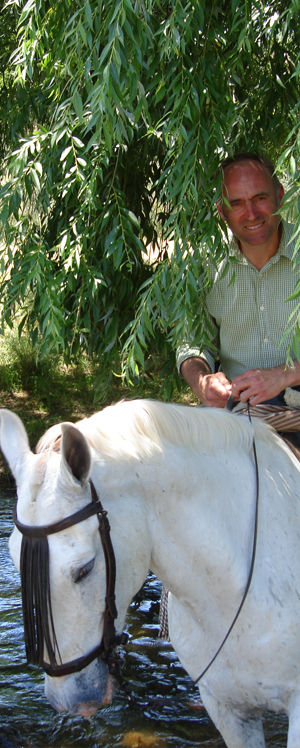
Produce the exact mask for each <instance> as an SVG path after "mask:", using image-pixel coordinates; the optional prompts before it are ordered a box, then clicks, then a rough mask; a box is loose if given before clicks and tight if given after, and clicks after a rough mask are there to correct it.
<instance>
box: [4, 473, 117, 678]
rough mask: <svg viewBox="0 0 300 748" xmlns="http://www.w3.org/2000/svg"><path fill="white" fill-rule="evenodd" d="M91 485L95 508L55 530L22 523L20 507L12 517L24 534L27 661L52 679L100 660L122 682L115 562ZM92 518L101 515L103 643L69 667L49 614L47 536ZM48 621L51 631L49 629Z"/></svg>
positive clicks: (107, 527)
mask: <svg viewBox="0 0 300 748" xmlns="http://www.w3.org/2000/svg"><path fill="white" fill-rule="evenodd" d="M89 484H90V488H91V496H92V501H91V503H90V504H88V505H87V506H85V507H83V509H80V510H79V511H77V512H74V514H71V515H69V516H68V517H65V518H64V519H61V520H59V521H58V522H54V523H53V524H51V525H38V526H30V525H24V524H22V523H21V522H19V520H18V517H17V505H16V506H15V508H14V512H13V518H14V523H15V525H16V527H17V529H18V530H19V531H20V532H21V533H22V535H23V537H22V545H21V579H22V608H23V618H24V634H25V645H26V656H27V662H28V663H31V664H33V665H39V666H40V667H42V668H43V669H44V670H45V672H46V673H47V674H48V675H50V676H52V677H58V676H63V675H69V674H70V673H78V672H80V670H83V668H85V667H87V665H89V664H90V663H91V662H92V661H93V660H94V659H96V658H97V657H100V658H101V660H103V661H104V662H106V663H107V665H108V667H109V671H110V672H111V673H113V675H115V677H118V659H117V656H116V655H115V654H114V653H113V650H114V649H115V647H116V646H117V645H119V644H126V642H127V640H128V635H127V634H126V633H124V632H123V633H122V634H120V635H117V634H116V630H115V624H114V621H115V619H116V618H117V615H118V613H117V608H116V603H115V581H116V562H115V554H114V549H113V546H112V542H111V536H110V525H109V521H108V518H107V512H106V511H105V510H104V509H103V506H102V504H101V501H100V499H99V498H98V495H97V492H96V489H95V486H94V484H93V482H92V480H91V479H90V480H89ZM94 514H97V517H98V523H99V534H100V538H101V543H102V547H103V552H104V558H105V567H106V596H105V611H104V621H103V635H102V640H101V642H100V644H99V645H98V646H97V647H95V648H94V649H93V650H92V651H91V652H88V654H86V655H83V656H82V657H77V658H76V659H74V660H71V661H70V662H66V663H62V661H61V657H60V653H59V649H58V645H57V640H56V636H55V631H54V624H53V617H52V611H51V599H50V581H49V548H48V540H47V537H48V535H53V534H54V533H57V532H61V531H62V530H66V529H67V528H68V527H72V526H73V525H76V524H78V523H79V522H83V521H84V520H85V519H87V518H88V517H92V516H93V515H94ZM42 559H43V561H42ZM35 567H36V568H35ZM41 570H42V571H41ZM28 578H29V579H30V584H31V587H30V592H29V590H28ZM48 617H49V620H50V626H49V624H48ZM50 629H51V635H50ZM51 638H52V640H53V644H52V642H51ZM44 644H45V645H46V648H47V651H48V656H49V660H50V663H49V662H45V660H44V659H43V651H44ZM53 645H54V647H53ZM55 649H57V651H58V654H59V659H60V663H57V661H56V657H55Z"/></svg>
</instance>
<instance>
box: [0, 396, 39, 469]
mask: <svg viewBox="0 0 300 748" xmlns="http://www.w3.org/2000/svg"><path fill="white" fill-rule="evenodd" d="M0 447H1V450H2V452H3V454H4V457H5V459H6V460H7V462H8V464H9V467H10V469H11V472H12V474H13V476H14V478H15V479H16V480H17V478H18V475H19V472H20V470H22V469H23V465H24V458H26V457H27V456H28V454H31V450H30V447H29V441H28V436H27V433H26V430H25V426H24V425H23V423H22V421H21V419H20V418H19V416H17V415H16V414H15V413H13V412H12V411H11V410H6V409H5V408H1V409H0Z"/></svg>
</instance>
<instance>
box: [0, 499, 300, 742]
mask: <svg viewBox="0 0 300 748" xmlns="http://www.w3.org/2000/svg"><path fill="white" fill-rule="evenodd" d="M0 498H1V511H0V591H1V597H0V748H52V747H53V748H74V745H75V744H77V742H78V745H79V744H80V748H104V747H105V748H113V747H114V748H119V747H120V748H195V746H201V748H204V747H205V746H209V748H224V742H223V740H222V739H221V738H220V736H219V734H218V732H217V730H216V729H215V727H214V725H213V724H212V722H211V721H210V719H209V717H208V715H207V714H206V712H205V710H204V709H203V707H202V705H201V702H200V699H199V692H198V689H197V688H196V687H193V685H192V683H191V680H190V678H189V676H188V675H187V674H186V673H185V671H184V670H183V669H182V668H181V666H180V664H179V662H178V660H177V657H176V655H175V653H174V652H173V650H172V647H171V645H170V644H168V643H166V642H162V641H161V640H160V639H158V638H157V634H158V629H159V626H158V611H159V599H160V584H159V582H158V581H157V579H156V578H155V577H154V576H153V575H152V574H150V573H149V575H148V577H147V580H146V582H145V585H144V587H143V589H142V590H141V592H139V594H138V595H137V596H136V598H135V599H134V601H133V602H132V604H131V607H130V611H129V618H128V631H129V633H130V636H131V641H130V643H129V645H128V646H127V648H126V651H124V669H123V674H124V676H125V677H126V680H127V681H129V682H130V685H131V687H132V689H133V691H134V693H135V694H136V695H137V696H138V697H139V699H142V700H146V699H151V698H153V697H155V696H162V697H165V699H166V706H165V707H164V709H162V710H160V709H158V708H154V707H152V708H148V709H145V710H144V711H143V710H141V709H139V708H138V707H136V706H134V707H133V706H131V705H130V704H129V703H128V700H127V698H126V696H125V694H123V693H121V692H118V693H117V695H116V696H115V698H114V701H113V703H112V704H111V705H110V706H109V707H106V708H105V709H102V710H100V711H99V712H98V713H97V714H96V715H95V716H94V717H93V719H92V720H85V719H82V718H80V717H70V716H62V715H58V714H56V713H55V712H54V711H53V709H52V707H51V706H50V705H49V704H48V703H47V701H46V699H45V696H44V692H43V674H42V673H41V671H40V670H39V669H37V668H33V667H28V666H27V664H26V661H25V651H24V643H23V625H22V611H21V594H20V581H19V575H18V573H17V571H16V570H15V568H14V566H13V564H12V562H11V560H10V556H9V553H8V538H9V535H10V533H11V530H12V527H13V523H12V518H11V512H12V507H13V504H14V501H15V494H14V491H10V490H7V491H5V492H3V491H2V492H1V497H0ZM174 696H176V700H174V699H173V697H174ZM265 729H266V742H267V745H268V746H270V748H275V746H276V747H277V748H284V747H285V746H286V729H287V721H286V719H285V718H284V717H281V716H279V717H276V718H275V717H274V715H268V716H267V718H266V720H265Z"/></svg>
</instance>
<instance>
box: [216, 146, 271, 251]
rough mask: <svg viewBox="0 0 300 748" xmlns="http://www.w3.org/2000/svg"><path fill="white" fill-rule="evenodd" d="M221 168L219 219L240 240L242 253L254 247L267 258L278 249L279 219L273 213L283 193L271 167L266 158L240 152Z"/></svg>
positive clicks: (226, 161) (224, 162) (227, 160)
mask: <svg viewBox="0 0 300 748" xmlns="http://www.w3.org/2000/svg"><path fill="white" fill-rule="evenodd" d="M220 168H221V170H222V175H223V186H222V191H223V199H222V201H220V202H219V203H218V205H217V207H218V211H219V214H220V216H221V217H222V218H223V219H224V220H225V221H226V223H227V224H228V226H229V228H230V229H231V230H232V232H233V234H234V235H235V236H236V237H237V239H238V240H239V244H240V248H241V250H242V252H244V254H246V255H248V250H250V253H252V252H253V250H254V249H255V247H257V248H258V250H259V251H260V252H261V253H262V254H263V256H264V257H265V258H267V259H268V258H269V257H270V256H272V255H273V254H275V253H276V251H277V249H278V246H279V224H280V216H279V215H276V212H277V211H278V208H279V206H280V202H281V200H282V197H283V194H284V190H283V187H282V185H281V184H280V182H279V180H278V178H277V177H276V175H275V174H274V165H273V164H272V162H271V161H270V160H269V159H267V158H266V157H265V156H259V155H258V154H256V153H239V154H237V155H236V156H234V157H233V158H228V159H226V160H225V161H223V163H222V164H221V167H220ZM251 261H252V260H251ZM266 261H267V260H266Z"/></svg>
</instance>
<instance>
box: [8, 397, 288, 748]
mask: <svg viewBox="0 0 300 748" xmlns="http://www.w3.org/2000/svg"><path fill="white" fill-rule="evenodd" d="M0 424H1V431H0V438H1V448H2V450H3V452H4V454H5V456H6V458H7V460H8V463H9V465H10V468H11V470H12V472H13V474H14V476H15V478H16V481H17V486H18V519H19V520H20V521H21V522H22V523H24V524H25V523H26V524H27V525H45V524H49V523H53V522H56V521H57V520H59V519H61V518H62V517H65V516H67V515H70V514H72V512H75V511H76V510H77V509H80V508H81V507H83V506H85V505H86V504H88V503H89V501H90V488H89V485H88V482H87V479H88V477H89V475H90V474H91V475H92V478H93V482H94V484H95V486H96V488H97V490H98V493H99V495H100V498H101V501H102V503H103V506H104V507H105V509H106V510H107V512H108V517H109V521H110V524H111V531H112V542H113V546H114V551H115V555H116V567H117V582H116V604H117V609H118V618H117V622H116V628H117V631H118V632H121V631H122V628H123V625H124V621H125V617H126V611H127V608H128V605H129V604H130V601H131V599H132V597H133V596H134V595H135V593H136V592H137V591H138V590H139V588H140V587H141V585H142V583H143V582H144V579H145V577H146V574H147V572H148V569H149V568H151V569H152V571H153V572H154V573H155V574H156V575H157V577H158V578H159V579H161V581H162V582H163V583H164V585H165V586H166V587H167V588H168V589H169V590H170V595H169V629H170V637H171V641H172V644H173V646H174V649H175V650H176V652H177V654H178V656H179V658H180V660H181V663H182V665H183V666H184V667H185V668H186V670H187V671H188V673H189V674H190V675H191V677H192V678H193V679H194V680H196V679H197V678H198V676H199V675H200V673H201V672H202V671H203V669H204V668H205V667H206V665H207V664H208V663H209V661H210V659H211V658H212V657H213V655H214V654H215V652H216V651H217V649H218V647H219V645H220V644H221V642H222V640H223V638H224V635H225V634H226V632H227V630H228V628H229V626H230V624H231V622H232V620H233V618H234V616H235V614H236V611H237V609H238V607H239V604H240V602H241V599H242V596H243V592H244V589H245V586H246V584H247V579H248V575H249V568H250V564H251V555H252V544H253V529H254V520H255V493H256V487H255V482H256V476H255V467H254V460H253V451H252V436H253V431H252V426H251V424H250V423H249V422H248V420H247V419H246V418H244V417H236V416H234V415H232V414H230V413H227V412H224V411H220V410H214V409H198V408H189V407H184V406H176V405H166V404H162V403H157V402H151V401H133V402H125V403H120V404H118V405H116V406H112V407H110V408H106V409H105V410H104V411H102V412H100V413H98V414H96V415H95V416H93V417H92V418H90V419H85V420H83V421H81V422H80V423H79V424H77V427H78V429H79V430H80V432H81V433H82V434H84V435H85V438H84V437H83V438H80V439H79V440H78V439H77V440H76V439H75V441H74V433H75V434H76V433H78V432H77V429H74V427H72V426H69V425H67V424H65V425H63V426H62V427H60V426H58V427H54V430H50V431H49V432H47V434H46V435H45V437H43V440H42V441H41V443H40V446H39V447H38V449H39V453H38V454H36V455H34V454H32V452H31V451H30V449H29V446H28V441H27V436H26V433H25V430H24V427H23V426H22V424H21V422H20V420H19V419H18V418H17V417H16V416H14V415H13V414H12V413H10V412H9V411H5V410H2V411H0ZM254 431H255V434H256V449H257V454H258V462H259V479H260V489H259V511H258V538H257V551H256V560H255V567H254V573H253V578H252V582H251V587H250V590H249V593H248V596H247V598H246V601H245V604H244V606H243V608H242V610H241V613H240V615H239V617H238V620H237V622H236V624H235V626H234V627H233V630H232V632H231V634H230V636H229V637H228V639H227V641H226V643H225V644H224V646H223V648H222V649H221V651H220V653H219V655H218V656H217V658H216V660H215V661H214V663H213V664H212V665H211V667H210V668H209V670H208V672H207V673H206V675H205V676H204V677H203V678H202V680H201V682H200V693H201V697H202V699H203V702H204V705H205V707H206V709H207V711H208V712H209V714H210V716H211V718H212V720H213V721H214V722H215V724H216V726H217V728H218V729H219V731H220V732H221V734H222V736H223V738H224V740H225V742H226V744H227V745H228V746H229V748H262V746H264V737H263V730H262V726H261V715H262V714H263V712H264V711H266V710H274V711H284V712H285V713H287V714H288V716H289V734H288V748H299V746H300V501H299V499H300V475H299V467H298V464H297V462H296V460H295V458H294V457H293V455H292V454H291V453H290V452H289V450H288V448H287V447H285V445H284V444H283V443H282V442H281V440H280V439H279V438H278V437H277V435H276V434H275V433H273V431H271V430H270V429H269V428H268V427H267V426H266V425H265V424H263V423H262V422H260V421H258V420H257V419H256V420H255V425H254ZM58 432H59V433H60V432H62V440H61V451H60V453H57V452H56V451H53V450H52V448H51V446H52V445H53V440H54V438H55V436H56V435H57V434H58ZM75 476H76V477H75ZM48 542H49V548H50V580H51V597H52V608H53V617H54V624H55V632H56V637H57V641H58V646H59V651H60V655H61V659H62V662H68V661H69V660H72V658H74V657H78V656H81V655H83V654H85V653H86V652H87V651H88V650H91V649H93V647H96V645H97V644H98V643H99V641H100V640H101V636H102V620H103V611H104V598H105V568H104V557H103V550H102V547H101V544H100V539H99V533H98V529H97V519H96V517H90V518H89V519H87V520H85V521H84V522H82V523H80V524H77V525H75V526H74V527H71V528H69V529H67V530H64V531H62V532H59V533H57V534H55V535H51V536H50V537H49V539H48ZM20 543H21V536H20V533H19V531H18V530H17V529H15V530H14V532H13V534H12V536H11V541H10V550H11V554H12V558H13V560H14V562H15V564H16V565H17V566H19V557H20ZM45 692H46V695H47V697H48V698H49V700H50V702H51V703H52V704H53V706H54V707H55V708H56V709H58V710H60V711H63V710H71V711H72V710H73V711H77V712H79V713H81V714H84V715H85V714H89V713H90V712H91V713H92V712H93V711H94V710H95V709H96V706H97V705H98V706H99V705H100V704H101V703H107V702H108V701H109V700H110V699H111V697H112V693H113V683H112V678H111V676H109V674H108V669H107V666H106V665H105V663H103V662H101V661H100V660H95V661H94V662H92V663H91V664H90V665H89V666H88V667H86V668H85V669H84V670H83V671H82V672H80V673H78V674H72V675H68V676H64V677H55V678H53V677H48V676H47V675H46V682H45Z"/></svg>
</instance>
